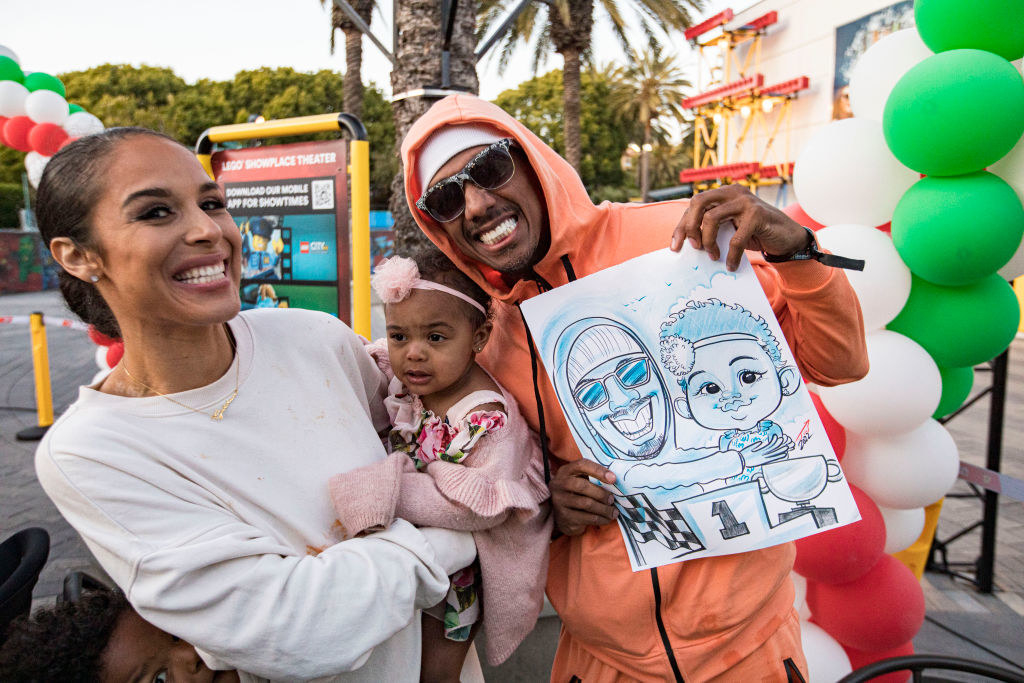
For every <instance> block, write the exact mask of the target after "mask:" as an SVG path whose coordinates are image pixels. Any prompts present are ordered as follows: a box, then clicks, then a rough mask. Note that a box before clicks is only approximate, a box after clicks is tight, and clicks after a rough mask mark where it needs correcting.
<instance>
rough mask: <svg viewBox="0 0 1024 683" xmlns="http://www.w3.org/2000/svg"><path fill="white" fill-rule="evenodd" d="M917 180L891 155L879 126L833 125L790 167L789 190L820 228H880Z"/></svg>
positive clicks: (849, 121) (860, 123)
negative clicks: (851, 225) (853, 225)
mask: <svg viewBox="0 0 1024 683" xmlns="http://www.w3.org/2000/svg"><path fill="white" fill-rule="evenodd" d="M920 178H921V176H920V174H918V173H917V172H916V171H912V170H910V169H909V168H907V167H906V166H904V165H903V164H901V163H900V162H899V161H897V160H896V157H894V156H893V155H892V152H890V151H889V147H888V146H887V145H886V143H885V136H884V135H883V134H882V124H881V123H879V122H878V121H868V120H865V119H858V118H856V117H854V118H852V119H842V120H840V121H833V122H831V123H829V124H828V125H827V126H825V127H824V128H822V129H820V130H819V131H818V132H817V133H815V134H814V136H813V137H812V138H811V139H810V140H809V141H808V142H807V144H806V145H805V146H804V148H803V150H802V151H801V152H800V155H799V156H798V157H797V160H796V166H795V167H794V169H793V190H794V192H795V193H796V198H797V201H798V202H800V206H801V207H802V208H803V210H804V211H806V212H807V214H808V215H809V216H810V217H811V218H813V219H814V220H816V221H818V222H819V223H821V224H822V225H833V224H836V223H857V224H859V225H870V226H872V227H874V226H876V225H882V224H883V223H886V222H888V221H889V220H891V219H892V212H893V210H894V209H895V208H896V204H897V202H899V200H900V197H902V196H903V193H904V192H906V191H907V190H908V189H909V188H910V186H911V185H913V184H914V183H915V182H917V181H918V180H919V179H920Z"/></svg>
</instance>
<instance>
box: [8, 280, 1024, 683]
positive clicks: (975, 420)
mask: <svg viewBox="0 0 1024 683" xmlns="http://www.w3.org/2000/svg"><path fill="white" fill-rule="evenodd" d="M32 311H42V312H43V313H44V314H45V315H47V316H50V317H56V318H73V316H72V315H71V314H70V313H69V312H68V311H67V309H66V308H65V307H64V304H63V302H62V300H61V298H60V295H59V294H58V293H57V292H54V291H49V292H37V293H29V294H14V295H5V296H3V297H0V316H5V315H23V314H27V313H30V312H32ZM373 329H374V334H375V336H380V335H381V334H382V331H383V316H382V312H381V310H380V306H379V305H378V306H375V307H374V316H373ZM47 338H48V346H49V356H50V374H51V385H52V388H53V389H52V391H53V403H54V411H55V413H56V414H58V415H59V414H60V413H61V412H62V411H63V410H64V409H66V408H67V406H68V405H69V404H70V403H72V402H73V401H74V399H75V397H76V396H77V392H78V387H79V386H80V385H82V384H87V383H89V382H90V381H91V379H92V377H93V375H94V374H95V372H96V370H97V367H96V364H95V354H96V347H95V346H94V345H93V344H92V342H90V341H89V339H88V338H87V337H86V335H85V334H84V333H83V332H80V331H76V330H70V329H61V328H56V327H48V328H47ZM990 383H991V377H990V374H988V373H985V372H976V373H975V387H974V393H975V394H977V393H978V392H981V391H982V390H984V388H985V387H987V386H988V385H989V384H990ZM34 405H35V402H34V381H33V372H32V359H31V345H30V338H29V331H28V327H26V326H20V325H8V324H0V539H3V538H6V537H8V536H9V535H10V534H12V533H13V532H15V531H17V530H19V529H22V528H25V527H27V526H40V527H43V528H44V529H46V530H47V531H48V532H49V534H50V539H51V549H50V559H49V561H48V563H47V566H46V568H45V569H44V570H43V573H42V575H41V576H40V580H39V583H38V585H37V586H36V589H35V592H34V594H33V595H34V600H35V604H36V605H45V604H50V603H52V602H53V600H54V599H55V596H56V595H57V594H58V593H59V592H60V588H61V583H62V581H63V578H64V576H65V575H66V574H67V573H68V572H69V571H73V570H84V571H87V572H90V573H93V574H94V575H98V576H102V570H100V569H99V567H98V566H97V564H96V562H95V560H94V559H93V558H92V556H91V554H90V553H89V551H88V549H87V548H86V547H85V545H84V544H83V543H82V541H81V540H80V539H79V538H78V536H77V535H76V534H75V532H74V531H73V530H72V529H71V528H70V527H69V526H68V525H67V523H66V522H64V520H63V519H62V518H61V517H60V515H59V513H58V512H57V510H56V508H54V506H53V504H52V503H50V501H49V499H48V498H47V497H46V495H45V494H44V493H43V491H42V489H41V488H40V486H39V484H38V483H37V481H36V478H35V471H34V467H33V454H34V451H35V446H36V444H35V443H32V442H21V441H17V440H16V439H15V434H16V433H17V432H18V431H20V430H22V429H25V428H27V427H31V426H33V425H35V424H36V413H35V409H34ZM988 413H989V407H988V399H987V398H983V399H982V400H980V401H978V402H977V403H976V404H975V405H973V406H972V407H970V408H969V409H967V410H966V411H964V412H963V413H962V414H961V415H959V416H957V417H956V418H955V419H953V420H952V421H950V422H949V423H948V424H947V425H946V426H947V428H948V429H949V431H950V433H951V434H952V435H953V438H954V439H955V440H956V442H957V444H958V446H959V448H960V457H961V459H962V460H963V461H965V462H970V463H973V464H976V465H981V466H984V464H985V451H986V444H987V438H988V418H989V415H988ZM1005 415H1006V416H1005V425H1004V432H1003V451H1002V452H1003V460H1002V461H1003V467H1002V471H1003V472H1005V473H1007V474H1010V475H1012V476H1015V477H1018V478H1020V479H1024V419H1022V417H1024V338H1021V337H1018V338H1017V339H1016V340H1015V341H1014V342H1013V344H1012V346H1011V349H1010V371H1009V379H1008V396H1007V402H1006V414H1005ZM954 492H957V493H964V494H970V493H971V490H970V488H969V487H968V486H967V485H966V484H964V483H963V482H958V483H957V485H956V487H955V489H954ZM980 519H981V503H980V502H979V501H978V500H977V499H975V498H973V497H972V498H947V500H946V503H945V505H944V506H943V510H942V516H941V518H940V521H939V532H938V537H939V538H940V539H948V538H949V537H951V536H954V535H955V534H957V533H958V532H959V531H960V530H962V529H965V528H967V527H969V526H970V525H972V524H974V523H975V522H977V521H979V520H980ZM979 548H980V531H979V530H977V529H975V530H972V531H970V532H968V533H965V534H964V535H962V536H961V537H960V538H958V539H957V540H955V541H953V542H951V543H949V545H948V557H949V560H950V561H951V562H953V563H956V562H959V563H963V564H962V565H957V566H956V567H955V569H957V570H958V572H959V573H961V574H970V571H969V570H970V567H969V566H968V565H970V564H972V563H973V562H974V561H975V560H976V558H977V556H978V554H979V552H980V550H979ZM995 560H996V564H995V567H996V568H995V590H994V591H993V593H991V594H982V593H980V592H978V590H977V589H976V588H975V587H974V586H973V585H972V584H971V583H970V582H969V581H968V580H966V579H964V578H957V577H952V576H949V575H946V574H943V573H939V572H933V571H929V572H927V573H926V574H925V578H924V581H923V584H922V585H923V588H924V593H925V599H926V604H927V614H926V621H925V623H924V626H923V627H922V629H921V631H920V632H919V634H918V636H917V637H916V638H915V639H914V643H915V647H916V649H917V651H918V652H919V653H936V654H944V655H952V656H960V657H967V658H971V659H977V660H981V661H986V662H989V663H992V664H996V665H1000V666H1004V667H1007V668H1012V667H1013V666H1016V667H1018V669H1019V670H1020V671H1021V672H1022V673H1024V635H1022V634H1024V503H1021V502H1018V501H1014V500H1011V499H1010V498H1007V497H1005V496H1003V497H1001V498H1000V505H999V515H998V522H997V550H996V558H995ZM559 627H560V625H559V621H558V618H557V617H556V616H546V617H544V618H542V619H541V620H540V622H539V623H538V625H537V628H536V629H535V630H534V632H533V633H532V634H531V635H530V637H529V638H528V639H527V641H526V643H524V644H523V645H522V646H521V647H520V648H519V650H517V651H516V653H515V654H513V656H512V658H511V659H510V660H509V661H508V662H506V663H505V664H503V665H502V666H500V667H496V668H492V667H487V666H485V667H484V673H485V675H486V677H487V679H488V680H491V681H510V682H514V681H543V680H547V678H548V671H549V670H550V665H551V661H552V659H553V657H554V650H555V645H556V642H557V639H558V630H559ZM951 680H971V679H969V678H963V679H952V678H951Z"/></svg>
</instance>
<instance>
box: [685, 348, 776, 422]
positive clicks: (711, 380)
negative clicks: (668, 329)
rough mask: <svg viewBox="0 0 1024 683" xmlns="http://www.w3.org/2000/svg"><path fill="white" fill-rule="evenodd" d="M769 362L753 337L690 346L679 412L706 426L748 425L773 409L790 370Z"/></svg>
mask: <svg viewBox="0 0 1024 683" xmlns="http://www.w3.org/2000/svg"><path fill="white" fill-rule="evenodd" d="M793 374H794V373H793V370H792V369H791V368H783V370H782V371H777V370H776V369H775V364H774V363H773V362H772V359H771V358H770V357H769V356H768V354H767V353H766V352H765V350H764V349H763V348H761V345H760V344H758V343H757V341H756V340H754V339H732V340H729V341H721V342H717V343H713V344H708V345H706V346H699V347H698V348H696V349H695V350H694V363H693V370H692V371H691V372H690V373H689V374H688V375H687V376H686V404H685V405H682V399H678V400H677V403H676V407H677V409H679V412H681V413H683V414H684V415H686V416H687V417H691V418H692V419H693V420H694V421H695V422H697V424H699V425H700V426H702V427H706V428H707V429H717V430H724V429H740V430H746V429H752V428H753V427H755V426H757V423H758V422H759V421H761V420H763V419H765V418H767V417H768V416H769V415H771V414H772V413H774V412H775V409H776V408H778V407H779V404H780V403H781V402H782V396H783V393H789V392H788V391H786V386H784V383H785V384H788V383H789V381H790V380H791V375H793Z"/></svg>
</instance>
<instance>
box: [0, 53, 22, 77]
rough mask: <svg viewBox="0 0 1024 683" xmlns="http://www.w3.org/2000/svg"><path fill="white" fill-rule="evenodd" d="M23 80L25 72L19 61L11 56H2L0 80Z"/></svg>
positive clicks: (0, 60) (0, 57)
mask: <svg viewBox="0 0 1024 683" xmlns="http://www.w3.org/2000/svg"><path fill="white" fill-rule="evenodd" d="M23 80H25V74H24V73H23V72H22V70H21V67H20V66H18V63H17V62H16V61H14V60H13V59H11V58H10V57H3V56H0V81H14V82H15V83H21V82H22V81H23Z"/></svg>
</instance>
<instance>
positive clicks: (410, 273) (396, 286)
mask: <svg viewBox="0 0 1024 683" xmlns="http://www.w3.org/2000/svg"><path fill="white" fill-rule="evenodd" d="M370 285H372V286H373V289H374V291H375V292H377V296H379V297H380V300H381V301H383V302H384V303H386V304H394V303H398V302H399V301H403V300H405V298H406V297H408V296H409V294H410V293H411V292H412V290H414V289H433V290H436V291H438V292H444V293H445V294H451V295H452V296H454V297H457V298H459V299H462V300H463V301H465V302H466V303H467V304H469V305H470V306H472V307H473V308H475V309H477V310H478V311H480V312H481V313H483V314H484V316H486V315H487V309H486V308H484V307H483V306H481V305H480V302H478V301H474V300H473V299H472V298H471V297H469V296H466V295H465V294H463V293H462V292H459V291H457V290H454V289H452V288H451V287H445V286H444V285H442V284H438V283H436V282H431V281H430V280H424V279H422V278H420V269H419V267H418V266H417V265H416V262H415V261H413V260H412V259H411V258H404V257H402V256H394V257H392V258H389V259H384V260H383V261H381V262H380V263H379V264H378V265H377V268H376V269H375V270H374V273H373V277H371V278H370Z"/></svg>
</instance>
